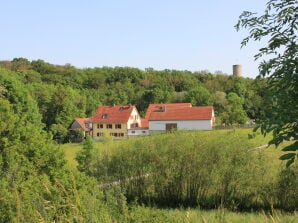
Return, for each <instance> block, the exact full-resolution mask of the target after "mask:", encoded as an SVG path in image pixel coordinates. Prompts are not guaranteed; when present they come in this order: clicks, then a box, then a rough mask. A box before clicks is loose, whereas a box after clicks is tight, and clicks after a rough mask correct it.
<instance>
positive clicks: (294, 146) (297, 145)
mask: <svg viewBox="0 0 298 223" xmlns="http://www.w3.org/2000/svg"><path fill="white" fill-rule="evenodd" d="M297 150H298V141H296V142H294V143H293V144H291V145H289V146H286V147H284V148H283V149H282V151H285V152H286V151H297Z"/></svg>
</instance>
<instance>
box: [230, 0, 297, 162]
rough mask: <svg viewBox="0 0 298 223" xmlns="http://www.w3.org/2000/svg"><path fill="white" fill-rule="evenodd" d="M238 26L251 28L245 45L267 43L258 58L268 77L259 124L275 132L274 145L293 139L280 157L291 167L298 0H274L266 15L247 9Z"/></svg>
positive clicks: (294, 155) (294, 153)
mask: <svg viewBox="0 0 298 223" xmlns="http://www.w3.org/2000/svg"><path fill="white" fill-rule="evenodd" d="M235 27H236V29H237V30H239V29H240V28H244V29H247V30H248V31H249V36H247V37H246V38H244V39H243V41H242V43H241V45H242V46H246V45H247V43H248V42H249V41H251V40H252V41H260V40H263V41H265V42H266V45H265V46H264V47H262V48H260V49H259V51H258V53H257V54H256V55H255V59H256V60H258V59H263V61H262V62H261V63H260V65H259V72H260V74H259V75H260V76H261V77H268V89H267V92H268V94H267V95H266V97H265V106H264V107H265V108H266V109H264V111H263V115H261V116H260V117H259V119H258V123H259V124H260V128H261V131H262V133H263V134H266V133H268V132H272V133H273V140H271V141H270V144H275V145H276V146H277V145H279V144H280V143H282V142H283V141H291V142H293V143H292V144H290V145H289V146H287V147H285V148H284V149H283V150H284V151H287V153H286V154H285V155H283V156H281V157H280V159H282V160H288V161H287V166H289V165H291V164H292V163H293V162H294V161H295V159H297V158H298V153H297V151H298V45H297V40H298V38H297V28H298V2H297V0H270V1H268V3H267V6H266V9H265V12H264V14H263V15H260V16H258V15H257V14H256V13H252V12H247V11H245V12H243V13H242V15H241V16H240V18H239V21H238V23H237V24H236V26H235ZM268 58H269V59H268Z"/></svg>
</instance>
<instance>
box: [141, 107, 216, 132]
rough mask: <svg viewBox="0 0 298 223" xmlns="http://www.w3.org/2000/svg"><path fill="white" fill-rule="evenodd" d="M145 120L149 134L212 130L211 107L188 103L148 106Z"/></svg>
mask: <svg viewBox="0 0 298 223" xmlns="http://www.w3.org/2000/svg"><path fill="white" fill-rule="evenodd" d="M145 120H146V121H148V128H149V132H150V134H151V133H154V132H164V131H169V130H172V129H178V130H212V127H213V126H214V121H215V117H214V110H213V107H212V106H195V107H193V106H192V105H191V104H190V103H174V104H150V106H149V108H148V110H147V112H146V116H145Z"/></svg>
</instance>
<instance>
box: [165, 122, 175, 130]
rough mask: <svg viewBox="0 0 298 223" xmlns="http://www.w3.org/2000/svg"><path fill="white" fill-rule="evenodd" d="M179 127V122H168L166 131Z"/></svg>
mask: <svg viewBox="0 0 298 223" xmlns="http://www.w3.org/2000/svg"><path fill="white" fill-rule="evenodd" d="M175 129H177V123H166V131H172V130H175Z"/></svg>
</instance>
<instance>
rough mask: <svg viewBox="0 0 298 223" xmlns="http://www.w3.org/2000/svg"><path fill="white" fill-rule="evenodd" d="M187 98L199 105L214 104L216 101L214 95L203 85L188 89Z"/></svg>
mask: <svg viewBox="0 0 298 223" xmlns="http://www.w3.org/2000/svg"><path fill="white" fill-rule="evenodd" d="M186 99H187V101H189V102H191V103H192V104H193V105H197V106H204V105H212V104H213V101H214V99H213V97H212V95H211V94H210V93H209V91H208V90H207V89H206V88H205V87H203V86H197V87H196V88H193V89H191V90H190V91H188V93H187V95H186Z"/></svg>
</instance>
